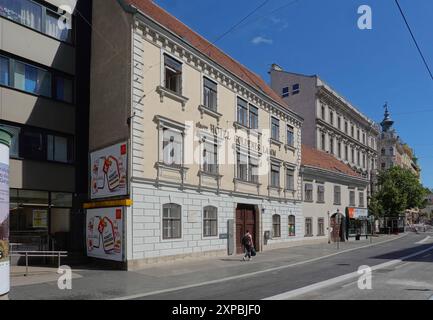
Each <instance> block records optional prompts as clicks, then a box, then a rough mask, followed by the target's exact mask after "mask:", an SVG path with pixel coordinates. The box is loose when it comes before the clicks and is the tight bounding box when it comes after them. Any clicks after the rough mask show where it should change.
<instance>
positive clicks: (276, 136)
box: [271, 117, 280, 141]
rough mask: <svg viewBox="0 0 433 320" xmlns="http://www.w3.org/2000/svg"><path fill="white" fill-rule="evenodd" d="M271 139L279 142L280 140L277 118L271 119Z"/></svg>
mask: <svg viewBox="0 0 433 320" xmlns="http://www.w3.org/2000/svg"><path fill="white" fill-rule="evenodd" d="M271 119H272V120H271V138H272V139H274V140H276V141H279V140H280V120H278V119H277V118H274V117H272V118H271Z"/></svg>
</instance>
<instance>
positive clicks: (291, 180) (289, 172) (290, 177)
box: [286, 168, 295, 190]
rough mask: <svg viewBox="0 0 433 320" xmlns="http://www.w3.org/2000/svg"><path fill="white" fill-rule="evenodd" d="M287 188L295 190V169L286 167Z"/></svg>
mask: <svg viewBox="0 0 433 320" xmlns="http://www.w3.org/2000/svg"><path fill="white" fill-rule="evenodd" d="M286 189H287V190H295V171H294V170H293V169H289V168H287V169H286Z"/></svg>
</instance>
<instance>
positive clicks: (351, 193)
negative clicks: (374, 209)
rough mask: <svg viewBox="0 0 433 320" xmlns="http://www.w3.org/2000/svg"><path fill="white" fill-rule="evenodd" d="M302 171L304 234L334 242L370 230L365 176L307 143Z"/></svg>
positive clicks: (365, 233) (304, 148)
mask: <svg viewBox="0 0 433 320" xmlns="http://www.w3.org/2000/svg"><path fill="white" fill-rule="evenodd" d="M301 172H302V182H303V206H302V213H303V215H304V220H305V223H304V224H305V237H309V238H311V239H321V240H324V241H325V240H327V241H334V242H335V241H344V240H346V239H348V238H349V237H353V236H356V235H357V234H361V235H369V234H371V229H370V227H371V225H370V224H369V223H368V219H367V218H368V210H367V187H368V185H369V181H368V180H367V179H366V178H364V177H362V176H361V175H360V174H359V173H358V172H356V171H354V170H353V169H352V168H351V167H350V166H348V165H347V164H344V163H343V162H341V161H339V160H338V159H336V158H335V157H333V156H332V155H330V154H329V153H326V152H324V151H321V150H317V149H315V148H312V147H309V146H306V145H303V146H302V167H301Z"/></svg>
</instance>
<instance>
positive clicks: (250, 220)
mask: <svg viewBox="0 0 433 320" xmlns="http://www.w3.org/2000/svg"><path fill="white" fill-rule="evenodd" d="M247 230H248V231H249V232H250V234H251V235H252V237H253V243H254V244H255V243H256V241H257V239H256V214H255V211H254V210H253V209H237V210H236V252H237V253H242V252H243V250H244V249H243V246H242V237H243V236H244V235H245V233H246V232H247ZM254 247H256V248H257V246H256V245H254Z"/></svg>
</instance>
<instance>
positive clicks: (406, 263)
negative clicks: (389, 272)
mask: <svg viewBox="0 0 433 320" xmlns="http://www.w3.org/2000/svg"><path fill="white" fill-rule="evenodd" d="M408 264H411V262H405V263H402V264H400V265H398V266H396V267H394V269H395V270H397V269H400V268H403V267H405V266H407V265H408Z"/></svg>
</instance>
